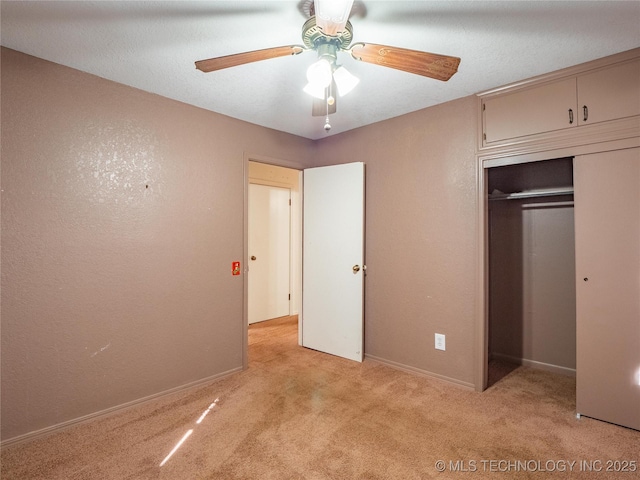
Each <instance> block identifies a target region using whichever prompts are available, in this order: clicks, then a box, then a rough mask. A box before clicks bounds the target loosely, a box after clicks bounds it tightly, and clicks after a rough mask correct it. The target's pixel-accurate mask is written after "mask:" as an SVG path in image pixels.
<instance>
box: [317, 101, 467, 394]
mask: <svg viewBox="0 0 640 480" xmlns="http://www.w3.org/2000/svg"><path fill="white" fill-rule="evenodd" d="M475 142H476V99H475V97H467V98H463V99H461V100H456V101H453V102H449V103H446V104H443V105H439V106H436V107H432V108H428V109H425V110H421V111H418V112H415V113H412V114H409V115H404V116H402V117H397V118H395V119H392V120H388V121H385V122H381V123H377V124H374V125H370V126H367V127H364V128H360V129H357V130H353V131H351V132H347V133H344V134H340V135H336V136H333V137H329V138H327V139H324V140H322V141H321V142H320V143H319V146H318V152H317V154H318V157H317V163H318V164H327V165H328V164H333V163H345V162H355V161H360V162H365V164H366V212H367V213H366V215H367V219H366V263H367V278H366V287H365V288H366V300H365V308H366V311H365V319H366V320H365V353H366V355H368V356H369V357H376V358H379V359H382V360H385V361H387V362H389V363H394V364H397V365H399V366H405V367H409V368H411V369H413V370H419V371H422V372H425V373H430V374H434V375H437V376H441V377H445V378H448V379H451V380H454V381H456V382H459V383H463V384H467V385H472V384H473V381H474V377H473V374H474V364H473V362H474V338H475V337H474V334H475V331H474V327H475V326H476V324H477V322H476V321H475V320H474V318H475V315H474V314H475V310H474V308H475V305H476V303H475V296H476V293H475V292H476V265H477V252H476V249H477V243H476V242H477V230H476V212H477V210H476V196H477V191H476V167H475V161H476V160H475V145H476V143H475ZM434 333H442V334H445V335H446V347H447V349H446V351H444V352H442V351H438V350H435V349H434ZM476 358H477V357H476Z"/></svg>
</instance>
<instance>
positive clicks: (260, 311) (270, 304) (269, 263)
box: [248, 184, 291, 323]
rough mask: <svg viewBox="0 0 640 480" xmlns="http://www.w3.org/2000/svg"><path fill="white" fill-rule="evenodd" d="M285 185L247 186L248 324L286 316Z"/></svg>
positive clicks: (287, 223) (287, 199)
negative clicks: (281, 186) (283, 186)
mask: <svg viewBox="0 0 640 480" xmlns="http://www.w3.org/2000/svg"><path fill="white" fill-rule="evenodd" d="M290 198H291V191H290V190H289V189H288V188H280V187H271V186H266V185H256V184H250V185H249V275H248V280H249V287H248V288H249V301H248V316H249V323H256V322H262V321H264V320H269V319H272V318H277V317H283V316H286V315H289V301H290V295H289V293H290V281H289V273H290V269H289V261H290V248H289V245H290V242H289V240H290V236H291V234H290V224H291V215H290V210H291V207H290Z"/></svg>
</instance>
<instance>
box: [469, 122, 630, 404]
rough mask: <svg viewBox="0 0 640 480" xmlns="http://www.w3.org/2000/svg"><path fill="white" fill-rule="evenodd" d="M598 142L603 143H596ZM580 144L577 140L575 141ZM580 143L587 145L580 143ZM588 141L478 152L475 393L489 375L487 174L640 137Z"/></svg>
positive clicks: (617, 146)
mask: <svg viewBox="0 0 640 480" xmlns="http://www.w3.org/2000/svg"><path fill="white" fill-rule="evenodd" d="M480 124H481V122H480ZM599 140H602V141H600V142H599V143H598V141H599ZM578 141H580V140H578ZM581 141H587V140H584V139H582V140H581ZM588 141H591V142H594V143H591V144H588V145H580V144H577V142H576V143H574V144H573V145H571V144H569V145H566V146H562V145H560V146H555V147H549V145H548V144H545V143H544V141H542V142H532V143H531V144H529V145H526V146H522V147H519V148H518V149H515V150H514V149H513V146H511V147H509V146H507V147H505V149H500V148H497V149H491V150H489V151H487V152H479V153H478V154H477V155H476V159H477V163H476V165H477V172H476V190H477V193H478V196H477V207H478V213H477V218H478V222H477V233H478V243H477V245H478V250H477V259H478V265H477V286H478V290H477V294H476V298H477V299H478V301H477V306H476V307H477V308H476V325H475V335H474V336H475V342H474V359H475V365H474V384H475V389H476V391H478V392H482V391H484V390H485V389H486V388H487V381H488V374H489V368H488V364H489V228H488V221H489V214H488V208H489V205H488V194H489V191H488V182H487V172H486V170H487V169H489V168H493V167H501V166H505V165H517V164H521V163H530V162H539V161H543V160H552V159H554V158H563V157H575V156H578V155H587V154H592V153H603V152H609V151H613V150H623V149H627V148H633V147H637V146H640V137H631V138H624V139H621V140H610V139H609V138H607V137H606V136H602V137H599V136H598V135H593V136H592V137H590V138H589V140H588Z"/></svg>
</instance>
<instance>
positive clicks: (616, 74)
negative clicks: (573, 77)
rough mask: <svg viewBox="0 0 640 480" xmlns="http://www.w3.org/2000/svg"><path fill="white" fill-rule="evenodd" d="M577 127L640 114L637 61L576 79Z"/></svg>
mask: <svg viewBox="0 0 640 480" xmlns="http://www.w3.org/2000/svg"><path fill="white" fill-rule="evenodd" d="M578 110H579V112H578V124H579V125H587V124H590V123H597V122H606V121H607V120H614V119H616V118H625V117H632V116H634V115H640V59H636V60H634V61H632V62H627V63H622V64H618V65H614V66H612V67H609V68H606V69H604V70H598V71H596V72H593V73H589V74H586V75H580V76H579V77H578Z"/></svg>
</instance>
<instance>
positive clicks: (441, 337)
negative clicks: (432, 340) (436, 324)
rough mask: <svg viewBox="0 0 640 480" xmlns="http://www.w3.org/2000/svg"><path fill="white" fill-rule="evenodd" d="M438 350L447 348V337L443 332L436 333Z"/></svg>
mask: <svg viewBox="0 0 640 480" xmlns="http://www.w3.org/2000/svg"><path fill="white" fill-rule="evenodd" d="M436 350H446V343H445V337H444V335H443V334H441V333H436Z"/></svg>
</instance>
